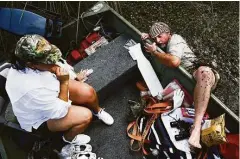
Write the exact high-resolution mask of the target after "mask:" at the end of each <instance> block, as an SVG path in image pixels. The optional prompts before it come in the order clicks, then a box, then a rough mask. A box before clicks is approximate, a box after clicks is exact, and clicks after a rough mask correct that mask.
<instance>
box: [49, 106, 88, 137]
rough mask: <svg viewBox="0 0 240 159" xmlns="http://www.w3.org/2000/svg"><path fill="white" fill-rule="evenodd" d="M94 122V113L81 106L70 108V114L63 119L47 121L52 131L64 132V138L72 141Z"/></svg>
mask: <svg viewBox="0 0 240 159" xmlns="http://www.w3.org/2000/svg"><path fill="white" fill-rule="evenodd" d="M91 120H92V112H91V111H90V110H89V109H87V108H84V107H81V106H71V107H69V110H68V113H67V115H66V116H65V117H63V118H61V119H51V120H48V121H47V126H48V128H49V130H50V131H52V132H56V131H64V132H65V133H64V137H65V139H67V140H68V141H72V139H74V137H75V136H76V135H78V134H80V133H82V132H83V131H84V130H85V129H86V128H87V127H88V126H89V124H90V122H91Z"/></svg>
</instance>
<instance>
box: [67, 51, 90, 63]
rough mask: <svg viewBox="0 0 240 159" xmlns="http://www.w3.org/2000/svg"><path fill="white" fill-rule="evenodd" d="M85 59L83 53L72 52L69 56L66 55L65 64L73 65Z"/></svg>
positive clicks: (85, 55)
mask: <svg viewBox="0 0 240 159" xmlns="http://www.w3.org/2000/svg"><path fill="white" fill-rule="evenodd" d="M85 57H87V54H86V53H85V52H83V53H80V52H79V51H78V50H72V51H71V52H70V54H68V55H67V63H68V64H70V65H74V64H76V63H77V62H78V61H80V60H82V59H83V58H85Z"/></svg>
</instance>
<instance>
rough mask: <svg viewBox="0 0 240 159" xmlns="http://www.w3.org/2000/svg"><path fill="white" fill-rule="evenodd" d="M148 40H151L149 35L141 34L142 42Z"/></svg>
mask: <svg viewBox="0 0 240 159" xmlns="http://www.w3.org/2000/svg"><path fill="white" fill-rule="evenodd" d="M147 38H150V35H149V34H147V33H142V34H141V39H142V40H145V39H147Z"/></svg>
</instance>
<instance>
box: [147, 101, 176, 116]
mask: <svg viewBox="0 0 240 159" xmlns="http://www.w3.org/2000/svg"><path fill="white" fill-rule="evenodd" d="M171 108H172V104H171V103H170V102H162V103H156V104H153V105H151V106H148V107H146V108H144V112H145V113H147V114H161V113H165V112H168V111H169V110H170V109H171Z"/></svg>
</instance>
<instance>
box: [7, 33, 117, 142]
mask: <svg viewBox="0 0 240 159" xmlns="http://www.w3.org/2000/svg"><path fill="white" fill-rule="evenodd" d="M59 62H63V63H64V60H63V59H62V58H61V51H60V50H59V49H58V48H57V47H56V46H54V45H52V44H49V43H48V41H47V40H45V39H44V38H43V37H41V36H39V35H25V36H24V37H22V38H21V39H20V40H19V41H18V43H17V46H16V50H15V60H14V61H13V67H12V68H11V69H10V70H9V72H8V76H7V81H6V91H7V93H8V96H9V98H10V101H11V103H12V106H13V112H14V114H15V116H16V117H17V119H18V121H19V123H20V125H21V127H22V128H23V129H25V130H26V131H28V132H32V131H37V130H38V129H40V128H41V129H42V127H45V129H48V130H47V131H49V132H63V133H64V135H63V140H64V141H66V142H77V140H78V139H77V135H78V134H80V133H82V132H83V131H84V130H85V129H86V128H87V127H88V126H89V124H90V122H91V119H92V114H94V115H96V116H97V117H98V118H99V119H100V120H102V121H103V122H104V123H106V124H107V125H112V124H113V122H114V120H113V118H112V117H111V115H110V114H108V113H107V112H105V111H104V110H103V109H102V108H101V107H100V106H99V103H98V97H97V94H96V92H95V90H94V89H93V88H92V87H91V86H89V85H88V84H86V83H83V82H79V81H76V80H74V79H73V78H74V77H69V72H70V74H71V71H72V72H73V70H71V67H70V66H69V65H68V66H69V67H63V66H64V65H60V66H61V67H60V66H59V64H58V63H59ZM65 66H66V65H65ZM76 77H77V76H76ZM71 78H72V79H71ZM44 131H46V130H44Z"/></svg>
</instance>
